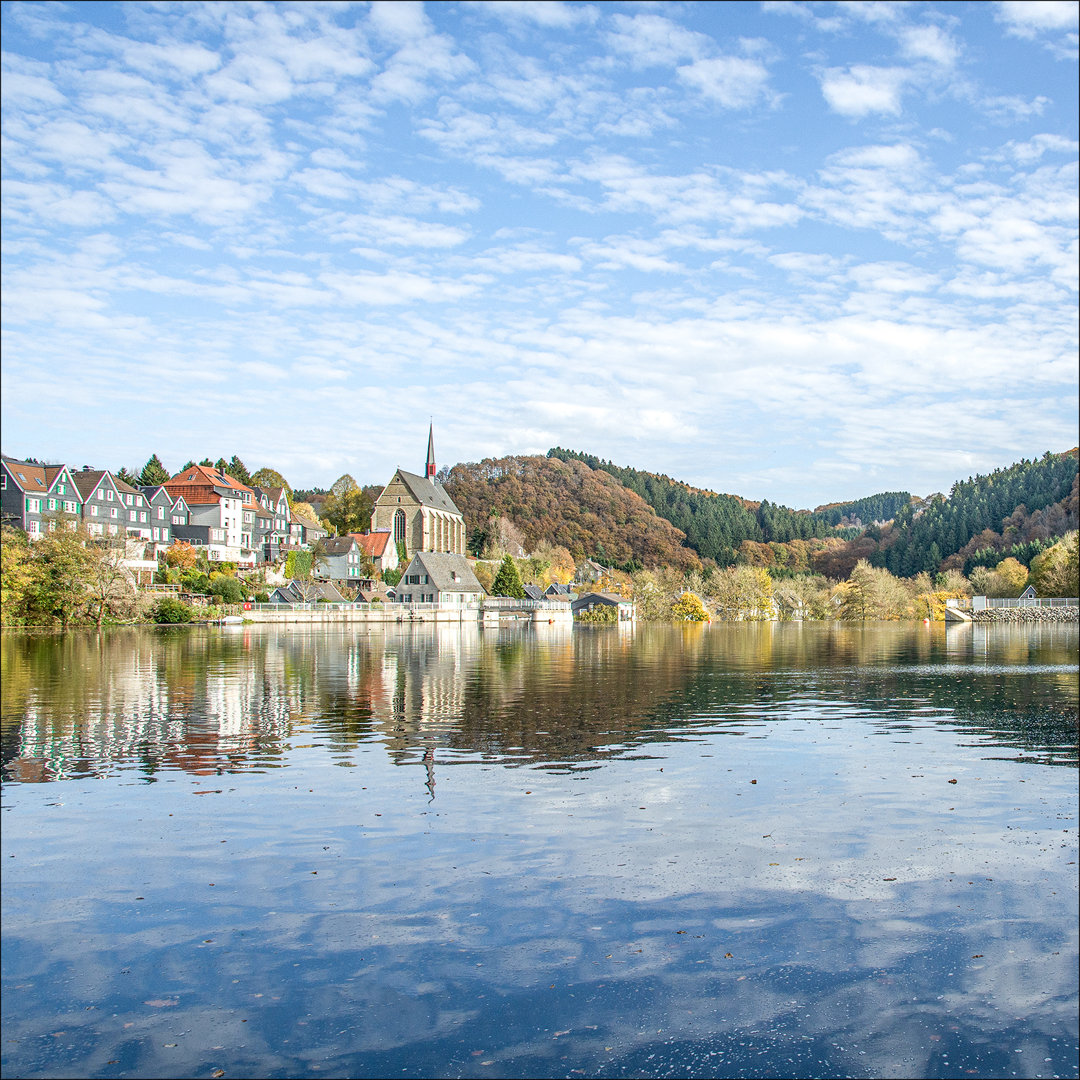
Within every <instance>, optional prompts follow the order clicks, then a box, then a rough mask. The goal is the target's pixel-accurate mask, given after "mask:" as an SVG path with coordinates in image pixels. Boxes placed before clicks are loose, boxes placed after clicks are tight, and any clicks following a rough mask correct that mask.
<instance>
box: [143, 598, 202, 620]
mask: <svg viewBox="0 0 1080 1080" xmlns="http://www.w3.org/2000/svg"><path fill="white" fill-rule="evenodd" d="M192 614H193V612H192V610H191V608H190V607H188V605H187V604H185V603H184V602H183V601H182V600H177V599H176V598H175V597H172V596H163V597H162V598H161V599H160V600H158V602H157V603H156V604H155V605H154V606H153V608H152V609H151V612H150V617H151V618H152V619H153V620H154V622H156V623H188V622H191V616H192Z"/></svg>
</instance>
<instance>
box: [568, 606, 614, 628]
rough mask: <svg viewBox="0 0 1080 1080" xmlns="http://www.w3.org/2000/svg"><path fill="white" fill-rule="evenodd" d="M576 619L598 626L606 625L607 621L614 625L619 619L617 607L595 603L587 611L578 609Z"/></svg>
mask: <svg viewBox="0 0 1080 1080" xmlns="http://www.w3.org/2000/svg"><path fill="white" fill-rule="evenodd" d="M577 621H578V622H583V623H592V624H594V625H600V626H606V625H608V624H609V623H610V624H612V625H614V624H615V623H617V622H618V621H619V609H618V608H617V607H612V606H611V605H610V604H597V605H596V607H594V608H591V609H590V610H589V611H579V612H578V615H577Z"/></svg>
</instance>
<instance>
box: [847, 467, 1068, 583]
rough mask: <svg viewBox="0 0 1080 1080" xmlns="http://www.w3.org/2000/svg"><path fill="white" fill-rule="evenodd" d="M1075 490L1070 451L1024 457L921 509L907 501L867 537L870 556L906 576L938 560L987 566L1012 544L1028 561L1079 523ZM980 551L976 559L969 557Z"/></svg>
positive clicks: (938, 564) (962, 484) (958, 485)
mask: <svg viewBox="0 0 1080 1080" xmlns="http://www.w3.org/2000/svg"><path fill="white" fill-rule="evenodd" d="M1077 494H1078V479H1077V451H1076V450H1070V451H1068V452H1067V453H1064V454H1050V453H1046V454H1044V455H1043V456H1042V457H1041V458H1039V459H1038V460H1036V461H1028V460H1027V459H1024V460H1022V461H1019V462H1017V463H1016V464H1015V465H1010V466H1008V467H1007V468H1002V469H995V470H994V472H992V473H989V474H988V475H986V476H972V477H969V478H968V479H967V480H963V481H960V482H958V483H956V484H954V485H953V487H952V490H951V491H950V493H949V497H948V498H943V497H939V498H935V499H931V500H930V501H929V502H928V503H926V504H925V505H923V506H921V507H920V506H917V505H916V504H915V503H914V502H912V503H909V504H908V505H907V506H906V507H904V508H903V509H902V510H901V511H900V512H899V513H898V514H897V515H896V519H895V521H894V522H893V523H892V525H891V526H890V527H888V528H887V529H884V530H881V531H880V533H879V534H878V535H877V536H875V535H874V532H875V531H874V530H871V531H870V533H869V534H868V537H869V539H871V540H876V541H877V542H878V544H879V547H878V550H877V551H876V552H874V553H873V554H872V556H871V561H872V562H875V563H877V564H878V565H879V566H884V567H886V568H887V569H888V570H890V571H891V572H892V573H894V574H897V575H900V576H903V577H910V576H911V575H912V574H917V573H919V572H920V571H922V570H927V571H930V572H934V571H936V570H938V569H939V568H940V567H941V566H942V564H943V563H944V564H945V565H951V566H958V567H963V568H965V569H969V570H970V568H971V565H972V563H973V562H974V563H975V564H976V565H978V564H982V565H993V564H994V561H995V559H994V557H993V554H994V553H998V554H1000V553H1001V552H1004V551H1006V550H1011V548H1010V545H1013V546H1014V547H1016V548H1017V551H1016V552H1015V554H1017V555H1022V554H1023V553H1024V550H1023V549H1024V547H1025V546H1026V547H1027V548H1029V549H1030V550H1029V551H1028V552H1027V555H1028V559H1029V558H1030V557H1031V555H1032V554H1037V553H1038V550H1039V549H1040V547H1042V546H1048V543H1045V542H1048V541H1051V540H1052V539H1053V538H1054V537H1057V536H1061V535H1063V534H1064V533H1066V532H1068V531H1069V530H1072V529H1075V528H1076V527H1077V511H1078V507H1077ZM980 553H981V554H982V555H983V557H982V558H973V556H975V555H977V554H980ZM1028 559H1023V558H1022V559H1021V561H1025V562H1026V561H1028Z"/></svg>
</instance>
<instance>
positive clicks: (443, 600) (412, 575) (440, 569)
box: [395, 551, 486, 608]
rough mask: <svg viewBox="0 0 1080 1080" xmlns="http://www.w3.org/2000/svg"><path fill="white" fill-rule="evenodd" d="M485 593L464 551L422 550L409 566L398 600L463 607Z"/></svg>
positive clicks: (400, 585) (400, 602) (400, 601)
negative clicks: (459, 553)
mask: <svg viewBox="0 0 1080 1080" xmlns="http://www.w3.org/2000/svg"><path fill="white" fill-rule="evenodd" d="M485 595H486V594H485V593H484V587H483V585H481V584H480V582H479V581H477V579H476V575H475V574H474V573H473V570H472V567H471V566H470V565H469V561H468V559H466V558H465V556H464V555H451V554H449V553H447V552H437V551H421V552H418V553H417V554H416V555H414V556H413V557H412V559H411V561H410V562H409V565H408V566H407V567H405V573H404V574H402V575H401V580H400V581H399V582H398V584H397V595H396V596H395V601H396V602H397V603H399V604H438V605H439V606H440V607H452V608H460V607H463V606H464V605H466V604H470V603H476V602H478V601H480V600H482V599H483V598H484V596H485Z"/></svg>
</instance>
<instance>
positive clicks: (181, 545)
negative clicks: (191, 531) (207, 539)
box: [165, 540, 199, 570]
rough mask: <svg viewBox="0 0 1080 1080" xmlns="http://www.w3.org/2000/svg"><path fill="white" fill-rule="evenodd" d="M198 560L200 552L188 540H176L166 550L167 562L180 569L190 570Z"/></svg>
mask: <svg viewBox="0 0 1080 1080" xmlns="http://www.w3.org/2000/svg"><path fill="white" fill-rule="evenodd" d="M198 561H199V555H198V552H197V551H196V550H195V548H194V546H193V545H192V544H189V543H188V542H187V541H186V540H174V541H173V542H172V543H171V544H170V545H169V549H168V551H166V552H165V562H166V563H168V565H169V566H175V567H178V568H179V569H180V570H190V569H191V568H192V567H193V566H194V565H195V564H196V563H197V562H198Z"/></svg>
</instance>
